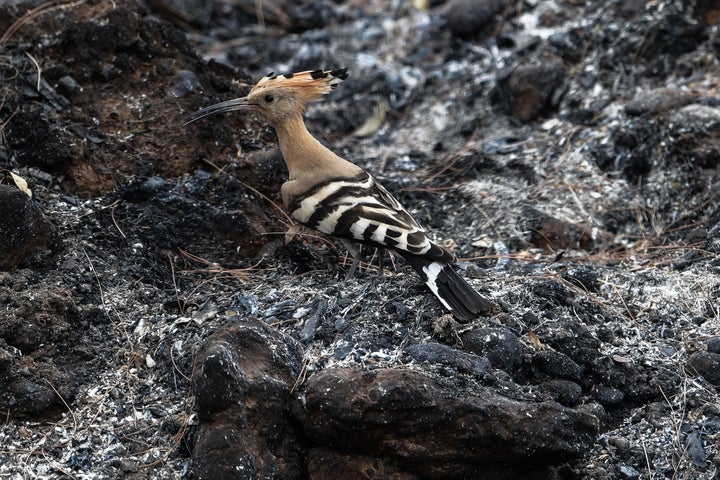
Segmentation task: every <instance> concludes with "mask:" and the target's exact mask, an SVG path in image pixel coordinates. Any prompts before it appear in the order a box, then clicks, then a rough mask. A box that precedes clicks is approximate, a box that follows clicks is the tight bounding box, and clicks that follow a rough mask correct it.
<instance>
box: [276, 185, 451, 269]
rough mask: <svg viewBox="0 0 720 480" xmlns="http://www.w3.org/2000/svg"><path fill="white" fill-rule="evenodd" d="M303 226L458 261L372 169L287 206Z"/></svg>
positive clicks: (359, 241)
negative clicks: (426, 229)
mask: <svg viewBox="0 0 720 480" xmlns="http://www.w3.org/2000/svg"><path fill="white" fill-rule="evenodd" d="M288 208H289V210H290V214H291V215H292V217H293V218H294V219H295V220H297V221H298V222H299V223H301V224H302V225H305V226H307V227H310V228H313V229H315V230H319V231H320V232H323V233H325V234H327V235H331V236H335V237H339V238H342V239H346V240H350V241H353V242H357V243H362V244H366V245H372V246H375V247H379V248H391V249H394V250H398V251H399V252H401V253H403V252H407V253H409V254H412V255H417V256H420V257H424V258H428V259H433V260H440V261H443V262H448V263H451V262H454V261H455V259H454V257H453V256H452V254H450V253H449V252H447V251H446V250H445V249H443V248H441V247H440V246H438V245H436V244H434V243H433V242H432V241H431V240H430V239H429V238H428V237H427V235H426V234H425V231H424V230H423V228H422V227H421V226H420V225H419V224H418V223H417V222H416V221H415V219H414V218H413V217H412V216H411V215H410V214H409V213H408V211H407V210H405V209H404V208H403V207H402V205H400V203H399V202H398V201H397V200H396V199H395V198H394V197H393V196H392V195H391V194H390V193H389V192H388V191H387V190H385V189H384V188H383V187H382V186H381V185H379V184H378V183H377V182H376V181H375V179H374V178H373V177H372V176H371V175H370V174H368V173H366V172H362V173H361V174H359V175H358V176H356V177H355V178H351V179H334V180H330V181H327V182H323V183H322V184H319V185H317V186H315V188H313V189H311V190H310V191H308V192H306V193H305V194H303V195H302V196H299V197H297V198H294V199H292V200H291V202H290V204H289V205H288Z"/></svg>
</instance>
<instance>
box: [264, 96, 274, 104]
mask: <svg viewBox="0 0 720 480" xmlns="http://www.w3.org/2000/svg"><path fill="white" fill-rule="evenodd" d="M273 100H274V99H273V96H272V95H265V102H266V103H272V102H273Z"/></svg>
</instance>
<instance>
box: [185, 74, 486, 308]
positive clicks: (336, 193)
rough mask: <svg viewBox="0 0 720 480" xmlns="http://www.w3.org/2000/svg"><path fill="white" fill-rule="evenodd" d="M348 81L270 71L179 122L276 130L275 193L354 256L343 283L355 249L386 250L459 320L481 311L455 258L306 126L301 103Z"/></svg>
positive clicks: (481, 303)
mask: <svg viewBox="0 0 720 480" xmlns="http://www.w3.org/2000/svg"><path fill="white" fill-rule="evenodd" d="M347 78H348V72H347V68H341V69H337V70H329V71H324V70H314V71H306V72H299V73H290V74H287V75H275V74H274V73H270V74H269V75H267V76H266V77H263V78H262V79H260V81H258V82H257V84H255V86H253V87H252V89H251V90H250V93H249V94H248V95H247V97H243V98H237V99H234V100H229V101H226V102H222V103H218V104H215V105H212V106H209V107H207V108H203V109H201V110H198V111H197V112H194V113H192V114H190V115H189V116H188V117H186V122H185V123H186V124H188V123H190V122H194V121H195V120H198V119H200V118H203V117H205V116H208V115H212V114H215V113H220V112H230V111H241V112H252V113H257V114H259V115H260V116H261V117H263V118H264V119H265V120H267V121H268V122H270V123H271V124H272V126H273V127H274V128H275V131H276V133H277V138H278V143H279V145H280V150H281V152H282V155H283V158H284V160H285V163H286V165H287V168H288V171H289V179H288V181H287V182H286V183H284V184H283V185H282V187H281V190H280V191H281V194H282V200H283V203H284V205H285V207H286V208H287V210H288V211H289V212H290V215H291V216H292V217H293V218H294V219H295V220H296V221H297V222H299V223H300V224H302V225H304V226H306V227H310V228H312V229H315V230H318V231H320V232H322V233H324V234H326V235H329V236H331V237H336V238H339V239H340V240H342V242H343V244H344V245H345V246H346V247H347V248H348V250H349V252H350V253H351V254H352V255H353V257H354V259H353V263H352V265H351V267H350V269H349V270H348V276H347V278H350V277H352V275H353V274H354V272H355V268H356V267H357V264H358V262H359V261H360V255H359V253H360V246H361V245H368V246H372V247H376V248H378V249H380V251H381V252H382V251H383V249H391V250H393V251H395V252H397V253H399V254H400V255H401V256H402V257H404V258H405V260H406V261H407V262H408V263H409V264H410V266H412V268H413V269H414V270H415V271H416V272H417V273H418V274H419V275H420V277H421V278H422V279H423V281H424V282H425V284H426V285H427V286H428V287H429V288H430V290H431V291H432V293H434V294H435V296H436V297H437V298H438V299H439V300H440V302H441V303H442V304H443V305H444V306H445V308H447V309H448V310H450V312H452V314H453V315H454V316H455V317H456V318H457V319H458V320H461V321H469V320H472V319H474V318H476V317H477V316H478V315H481V314H487V313H488V312H490V310H491V304H490V302H488V301H487V300H486V299H485V298H483V297H482V296H481V295H480V294H478V293H477V292H476V291H475V289H473V288H472V287H471V286H470V285H469V284H468V283H467V282H466V281H465V280H464V279H463V278H462V277H461V276H460V275H458V273H457V271H456V270H455V269H454V268H453V264H454V263H455V261H456V259H455V257H454V255H453V254H452V253H450V252H448V251H447V250H445V249H444V248H442V247H441V246H440V245H438V244H437V243H435V242H433V241H432V240H430V239H429V238H428V236H427V234H426V233H425V230H424V229H423V227H421V226H420V224H419V223H418V222H417V221H415V219H414V218H413V217H412V215H410V213H408V211H407V210H406V209H405V208H403V206H402V205H401V204H400V203H399V202H398V201H397V200H396V199H395V198H394V197H393V196H392V195H391V194H390V193H388V191H387V190H385V188H383V187H382V185H380V184H379V183H378V182H377V181H376V180H375V179H374V178H373V177H372V176H371V175H370V174H369V173H367V172H366V171H364V170H363V169H361V168H360V167H358V166H357V165H355V164H353V163H351V162H349V161H347V160H345V159H343V158H340V157H339V156H337V155H336V154H335V153H333V152H332V151H331V150H329V149H328V148H326V147H325V146H324V145H322V144H321V143H320V142H319V141H318V140H317V139H316V138H314V137H313V136H312V135H311V134H310V133H309V132H308V130H307V128H306V127H305V123H304V121H303V117H302V114H303V111H304V109H305V105H306V104H307V103H308V102H315V101H320V100H322V98H323V95H326V94H328V93H330V92H331V91H332V90H334V89H335V88H336V87H337V86H338V85H339V84H340V83H341V82H342V81H343V80H345V79H347ZM381 258H382V255H381ZM380 271H381V272H382V262H381V265H380Z"/></svg>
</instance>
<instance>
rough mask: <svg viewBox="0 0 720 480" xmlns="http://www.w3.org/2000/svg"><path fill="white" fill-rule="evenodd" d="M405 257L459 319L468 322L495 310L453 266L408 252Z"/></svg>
mask: <svg viewBox="0 0 720 480" xmlns="http://www.w3.org/2000/svg"><path fill="white" fill-rule="evenodd" d="M399 253H400V254H403V252H399ZM403 257H404V258H405V260H407V262H408V263H409V264H410V266H412V267H413V269H414V270H415V271H416V272H417V273H418V275H420V277H421V278H422V279H423V281H424V282H425V284H426V285H427V286H428V288H430V290H431V291H432V292H433V293H434V294H435V296H436V297H437V298H438V299H439V300H440V302H441V303H442V304H443V305H444V306H445V308H447V309H448V310H450V311H451V312H452V314H453V315H454V316H455V318H457V319H458V320H460V321H462V322H468V321H470V320H473V319H475V318H477V317H478V316H479V315H488V314H490V312H491V311H492V309H493V306H492V303H490V302H489V301H488V300H487V299H485V298H483V297H482V296H481V295H480V294H479V293H478V292H476V291H475V289H474V288H473V287H471V286H470V284H468V283H467V282H466V281H465V280H464V279H463V278H462V277H461V276H460V275H459V274H458V273H457V272H456V271H455V269H454V268H453V266H452V265H450V264H448V263H445V262H440V261H437V260H431V259H428V258H424V257H420V256H418V255H412V254H407V253H406V254H403Z"/></svg>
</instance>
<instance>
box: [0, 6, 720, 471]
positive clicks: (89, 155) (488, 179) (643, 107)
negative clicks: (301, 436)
mask: <svg viewBox="0 0 720 480" xmlns="http://www.w3.org/2000/svg"><path fill="white" fill-rule="evenodd" d="M416 3H417V6H416V5H413V4H412V3H411V2H369V4H366V2H356V1H353V0H350V1H347V2H340V1H338V2H331V1H321V2H307V3H301V4H297V5H296V4H294V3H288V4H284V3H283V2H281V1H277V2H275V1H273V2H270V1H268V2H253V1H239V2H222V1H215V2H194V1H191V0H187V1H184V0H183V1H180V0H178V1H177V2H174V3H168V2H147V3H144V2H125V1H114V2H113V1H106V0H97V1H87V2H74V3H73V2H56V3H54V4H44V8H39V9H37V10H35V11H33V12H31V13H30V14H27V13H26V12H28V11H29V9H31V8H33V7H36V6H38V5H41V3H40V2H15V1H13V2H9V3H8V4H4V5H3V6H2V7H0V32H5V33H4V35H3V36H2V37H1V38H0V78H2V82H1V83H0V178H1V179H2V183H3V185H2V186H0V187H1V189H0V199H2V200H1V201H0V233H2V234H3V237H2V239H0V241H2V242H3V243H1V244H0V248H2V250H0V254H1V255H2V258H0V260H1V261H2V265H1V266H2V268H3V271H0V298H1V299H2V307H3V308H2V310H1V311H0V381H1V382H2V383H0V406H2V412H3V424H2V426H0V457H2V462H1V463H2V465H1V466H0V477H2V478H40V477H42V478H120V477H123V478H125V477H129V478H177V477H183V476H186V475H189V473H188V472H189V471H190V469H191V462H190V457H189V453H188V452H189V450H191V449H192V441H193V431H194V428H195V426H196V425H197V424H198V416H197V414H196V410H195V405H194V391H193V386H192V385H191V382H190V376H191V373H192V368H193V363H194V361H195V355H196V354H197V352H198V351H199V350H200V348H201V345H202V343H203V340H204V339H205V338H206V337H208V336H209V335H210V334H211V333H213V332H215V331H217V330H218V329H219V328H221V327H222V326H223V325H227V324H229V323H233V322H234V321H235V320H234V319H236V318H238V317H247V316H254V317H257V318H259V319H261V320H263V321H265V322H266V323H267V324H269V325H270V326H272V327H273V328H275V329H277V330H279V331H281V332H283V333H285V334H287V335H290V336H292V337H294V338H296V339H298V340H300V341H301V343H302V344H303V345H304V347H305V362H306V364H307V365H306V366H307V368H308V371H309V372H310V375H312V374H313V372H319V371H322V370H324V369H327V368H329V367H332V366H338V365H340V366H343V367H354V368H358V369H367V370H373V369H382V368H402V369H408V370H412V369H418V370H421V371H426V372H429V373H431V374H433V375H437V376H438V377H454V376H459V377H467V382H470V383H473V382H474V383H478V384H482V385H483V386H484V387H487V388H492V389H494V390H495V391H496V392H497V393H498V394H500V395H504V396H507V397H508V398H513V399H519V400H523V401H528V402H533V401H539V400H553V401H557V402H559V403H560V404H562V405H564V406H567V407H569V408H573V409H577V410H583V411H587V412H591V413H593V415H595V416H597V418H598V420H599V422H600V423H599V424H600V431H599V434H598V436H597V438H596V441H595V442H594V443H593V444H592V445H588V446H587V448H586V449H585V451H584V453H583V454H582V455H581V456H580V457H579V458H575V459H571V460H567V461H566V462H565V463H564V465H563V466H562V472H564V473H563V475H565V476H564V477H563V478H692V479H695V478H707V479H710V478H717V472H718V470H719V468H720V452H719V451H718V434H719V432H720V407H719V405H720V403H719V399H720V395H719V394H718V385H720V378H718V373H717V372H718V368H720V360H719V359H720V345H718V341H717V338H718V336H720V257H719V256H718V254H719V253H720V201H719V200H720V199H719V198H718V191H720V97H719V96H718V88H720V75H719V73H720V66H719V65H718V54H717V52H718V47H719V46H720V37H718V18H719V17H720V12H719V11H718V10H717V7H714V6H713V4H712V2H701V1H696V2H679V1H678V2H671V1H661V2H620V1H604V2H585V3H584V2H576V1H569V0H568V1H557V2H503V1H496V2H481V1H468V0H466V1H456V2H434V1H432V2H429V5H428V6H425V7H423V6H422V5H420V4H421V3H422V2H416ZM258 4H262V5H263V10H262V15H257V13H258V10H257V5H258ZM23 15H25V16H24V17H23ZM20 19H21V20H22V21H19V20H20ZM340 66H347V67H348V68H349V69H350V78H349V79H348V80H347V81H346V82H344V84H343V85H342V86H341V87H340V88H339V89H338V90H337V91H336V92H334V93H333V94H332V95H330V96H329V97H328V99H327V100H326V101H325V102H323V103H322V104H317V105H313V106H311V107H310V108H309V109H308V112H307V114H306V119H307V123H308V125H309V129H310V130H311V131H312V132H314V133H315V134H316V135H318V137H319V138H320V139H321V140H322V141H323V142H325V143H326V144H327V145H329V146H330V147H331V148H333V149H334V150H335V151H337V152H338V153H340V154H341V155H343V156H345V157H347V158H350V159H352V160H353V161H355V162H356V163H358V164H359V165H361V166H363V167H364V168H366V169H368V170H369V171H371V172H373V174H375V175H376V177H377V178H379V179H380V180H381V181H382V182H383V183H384V185H385V186H386V187H387V188H388V189H389V190H391V191H393V192H395V193H396V194H397V197H398V199H399V200H400V201H401V202H402V203H404V204H405V205H406V206H407V207H408V208H409V209H410V210H411V211H412V212H413V213H414V214H415V215H416V217H417V218H418V220H420V221H421V222H422V223H424V224H425V225H426V226H427V227H428V228H429V229H430V230H431V231H432V232H433V235H434V236H435V238H436V239H437V240H439V241H442V242H446V244H447V245H448V246H450V247H451V248H453V249H454V251H455V253H456V254H457V255H458V256H459V257H460V258H461V262H460V266H461V268H462V269H463V272H464V273H463V274H464V275H465V276H466V277H467V278H469V279H470V281H471V282H472V283H473V285H474V286H476V288H477V289H478V290H479V291H480V292H482V293H483V294H485V295H486V296H487V297H488V298H490V299H492V300H493V302H495V304H496V305H497V307H498V308H497V312H496V314H495V315H494V316H492V317H488V318H480V319H478V320H476V321H475V322H472V323H471V324H465V325H458V324H455V323H454V322H452V321H451V320H449V319H448V318H447V317H446V316H444V312H443V310H442V309H441V308H440V306H439V305H438V303H437V302H436V301H435V300H434V298H432V296H431V295H430V294H428V293H427V292H426V291H425V290H424V288H423V287H422V285H420V284H419V282H418V281H417V280H416V278H415V277H414V276H413V275H412V273H411V272H410V271H409V270H408V269H407V268H406V266H405V265H404V264H402V263H400V262H398V263H397V264H393V263H391V262H388V263H387V264H386V270H387V273H386V276H385V277H382V278H379V279H376V278H375V272H374V270H375V268H376V267H372V266H366V267H367V268H366V269H365V270H364V272H361V274H360V275H359V277H358V278H357V279H355V280H351V281H348V282H345V281H343V277H344V268H345V267H346V265H347V264H348V262H347V258H346V256H345V253H344V251H343V250H342V249H341V248H339V247H338V246H337V245H335V244H334V243H333V242H332V241H329V240H328V239H325V238H321V237H319V236H317V235H316V234H313V233H312V232H308V231H303V230H300V229H298V228H297V227H295V226H293V225H292V223H291V222H290V221H289V220H288V219H287V217H286V216H285V215H284V214H283V212H282V209H281V208H280V207H278V205H279V204H280V200H279V187H280V185H281V184H282V182H283V181H284V177H285V171H284V166H283V163H282V157H281V156H280V155H279V153H278V152H277V151H276V150H275V138H274V133H273V131H272V129H271V128H270V127H268V126H267V125H265V124H264V123H262V122H261V121H260V120H259V119H257V118H253V117H248V118H243V117H241V116H240V115H223V116H217V117H211V118H208V119H204V120H201V121H199V122H197V123H195V124H192V125H189V126H184V125H183V121H182V117H183V115H185V114H187V113H189V112H192V111H194V110H196V109H198V108H200V107H202V106H207V105H209V104H210V103H213V102H217V101H221V100H226V99H229V98H233V97H237V96H241V95H243V94H244V93H245V92H247V90H248V88H249V87H250V86H251V85H252V83H253V82H254V80H256V79H258V78H259V77H261V76H262V75H264V74H266V73H268V72H269V71H271V70H273V71H276V72H292V71H298V70H306V69H315V68H319V67H325V68H335V67H340ZM379 112H384V115H380V113H379ZM369 119H370V120H369ZM372 119H375V120H374V121H372ZM13 175H15V176H13ZM18 177H19V178H20V179H23V180H24V181H25V182H27V185H28V188H29V190H31V191H32V199H31V200H30V198H29V197H28V196H27V195H26V194H25V193H22V191H21V190H20V189H19V186H21V185H22V181H21V180H20V179H18ZM368 253H370V252H368ZM483 329H490V331H492V332H495V333H497V332H499V331H501V332H505V333H503V334H504V335H505V334H506V333H507V332H509V333H510V334H512V335H513V338H515V339H517V343H513V342H512V341H508V342H507V343H503V342H502V341H501V342H500V346H501V347H503V346H506V345H509V346H512V348H513V349H511V350H512V353H511V354H510V353H507V352H504V353H502V354H499V353H498V352H499V351H501V350H502V348H500V350H498V349H494V348H495V347H493V345H494V344H493V345H490V344H489V343H487V342H483V341H482V340H478V338H480V337H482V335H481V333H482V332H483ZM508 338H509V337H508ZM429 342H438V343H441V344H444V345H447V346H450V347H453V348H454V349H457V350H463V351H471V352H475V353H477V354H478V355H482V356H485V357H487V358H489V359H490V361H491V363H492V372H491V373H488V374H487V375H483V376H481V377H479V378H476V377H473V375H472V372H470V373H468V372H467V371H463V370H462V369H458V368H455V367H452V366H447V365H438V364H433V362H432V361H427V358H424V357H418V356H413V355H411V354H409V353H408V350H407V349H406V348H405V347H406V345H407V344H408V343H410V344H424V343H429Z"/></svg>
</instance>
